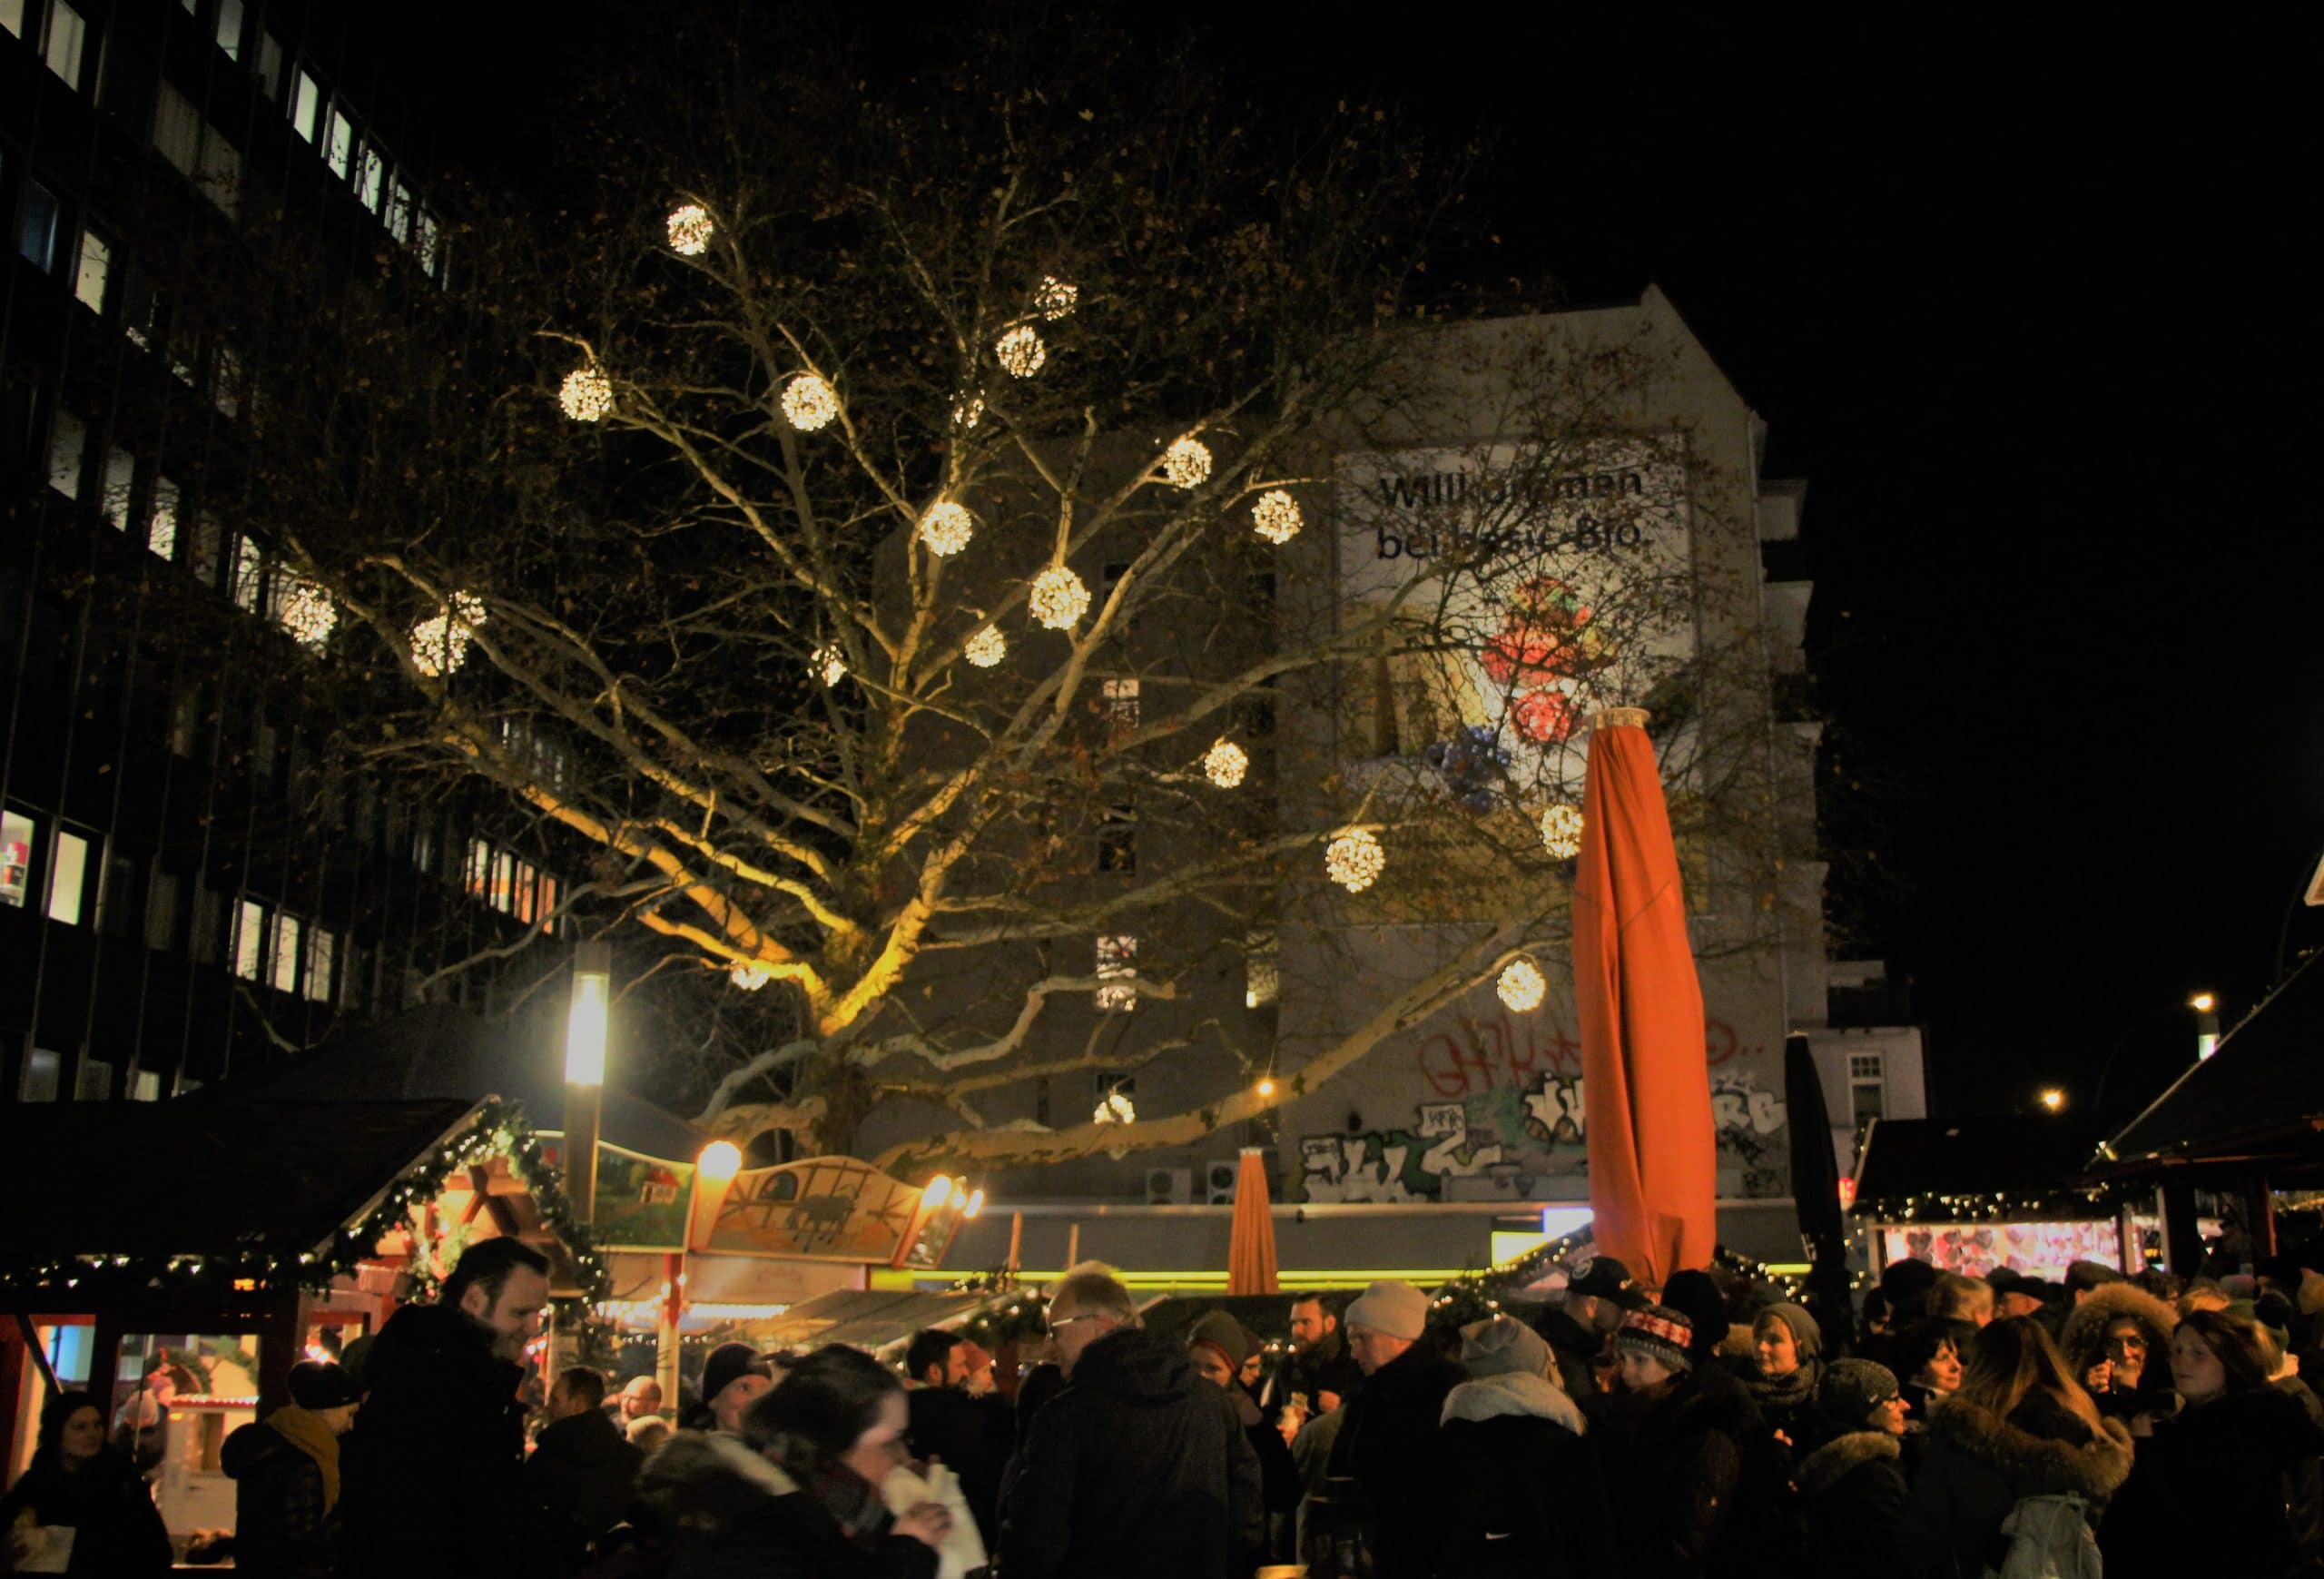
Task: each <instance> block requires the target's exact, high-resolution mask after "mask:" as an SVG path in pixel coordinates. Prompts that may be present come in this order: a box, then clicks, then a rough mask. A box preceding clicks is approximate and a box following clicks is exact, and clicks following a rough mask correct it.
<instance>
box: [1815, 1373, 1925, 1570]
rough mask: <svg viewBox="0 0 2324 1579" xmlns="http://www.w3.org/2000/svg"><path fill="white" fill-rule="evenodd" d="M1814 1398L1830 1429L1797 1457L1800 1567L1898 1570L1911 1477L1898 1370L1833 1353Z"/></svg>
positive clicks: (1903, 1401) (1902, 1394) (1901, 1563)
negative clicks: (1802, 1543)
mask: <svg viewBox="0 0 2324 1579" xmlns="http://www.w3.org/2000/svg"><path fill="white" fill-rule="evenodd" d="M1816 1406H1817V1413H1818V1414H1819V1415H1821V1416H1823V1418H1824V1420H1825V1422H1826V1424H1827V1426H1828V1427H1829V1429H1830V1431H1831V1433H1832V1434H1831V1435H1830V1436H1828V1437H1827V1440H1825V1441H1824V1442H1823V1443H1822V1444H1821V1445H1820V1446H1817V1449H1816V1450H1815V1451H1814V1452H1812V1453H1810V1454H1808V1455H1807V1456H1806V1457H1804V1458H1802V1459H1801V1460H1800V1461H1799V1472H1798V1480H1799V1497H1800V1505H1801V1512H1802V1515H1803V1516H1804V1518H1805V1521H1806V1524H1807V1550H1806V1561H1805V1564H1804V1568H1803V1572H1804V1573H1805V1574H1807V1575H1809V1576H1810V1579H1860V1575H1863V1574H1893V1573H1896V1572H1898V1571H1899V1570H1901V1569H1902V1568H1903V1567H1904V1566H1905V1558H1904V1550H1903V1546H1902V1544H1901V1541H1900V1538H1899V1532H1900V1531H1901V1530H1902V1528H1903V1526H1904V1518H1905V1487H1906V1485H1907V1484H1908V1480H1909V1476H1908V1475H1907V1472H1906V1466H1905V1462H1904V1454H1903V1447H1904V1442H1905V1397H1904V1393H1903V1390H1902V1389H1901V1388H1900V1387H1898V1386H1897V1384H1896V1373H1895V1372H1894V1371H1892V1370H1890V1369H1889V1368H1888V1367H1886V1366H1883V1365H1875V1364H1874V1363H1873V1362H1872V1361H1870V1360H1867V1359H1836V1360H1833V1361H1832V1362H1831V1363H1830V1364H1828V1365H1827V1366H1825V1367H1824V1375H1823V1380H1822V1381H1821V1382H1819V1383H1818V1384H1817V1389H1816Z"/></svg>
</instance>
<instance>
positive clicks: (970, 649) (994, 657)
mask: <svg viewBox="0 0 2324 1579" xmlns="http://www.w3.org/2000/svg"><path fill="white" fill-rule="evenodd" d="M960 656H963V657H965V658H967V659H968V660H969V662H970V663H972V664H974V665H976V666H977V667H979V668H980V669H989V668H990V667H992V666H993V665H995V664H997V663H999V662H1000V660H1001V659H1003V658H1005V657H1007V656H1009V638H1008V637H1005V636H1003V635H1001V634H1000V627H999V626H996V625H988V626H986V627H984V628H983V629H982V630H980V631H979V632H977V633H976V635H974V636H972V637H969V639H968V641H967V643H966V644H965V645H964V646H962V647H961V648H960Z"/></svg>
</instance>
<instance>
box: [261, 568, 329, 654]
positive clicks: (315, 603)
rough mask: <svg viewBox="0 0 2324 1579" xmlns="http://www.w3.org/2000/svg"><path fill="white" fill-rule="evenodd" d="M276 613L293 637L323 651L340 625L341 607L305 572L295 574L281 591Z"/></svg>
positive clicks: (302, 643)
mask: <svg viewBox="0 0 2324 1579" xmlns="http://www.w3.org/2000/svg"><path fill="white" fill-rule="evenodd" d="M276 617H277V618H278V619H280V620H281V622H282V628H283V629H285V630H287V631H289V632H290V633H291V639H292V640H293V641H296V642H297V643H298V644H299V645H300V646H303V647H305V648H307V649H308V650H309V651H310V652H318V653H319V652H320V651H322V650H323V646H324V645H325V644H326V643H328V642H329V641H330V633H331V632H332V631H333V630H335V629H337V628H338V627H339V607H338V605H336V604H334V603H333V602H331V600H330V593H328V592H326V591H324V590H323V589H322V587H320V586H318V585H317V584H315V583H314V582H312V581H310V580H308V579H307V578H306V577H303V576H298V577H291V579H290V581H289V582H288V583H287V585H285V586H284V587H283V588H282V591H281V607H280V611H279V612H278V614H277V615H276Z"/></svg>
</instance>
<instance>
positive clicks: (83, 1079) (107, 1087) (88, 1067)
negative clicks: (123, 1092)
mask: <svg viewBox="0 0 2324 1579" xmlns="http://www.w3.org/2000/svg"><path fill="white" fill-rule="evenodd" d="M73 1100H74V1101H76V1102H104V1101H111V1100H113V1065H111V1064H110V1063H107V1062H106V1061H104V1060H103V1059H101V1058H89V1057H87V1056H85V1055H84V1057H83V1058H82V1060H81V1076H80V1078H79V1079H78V1080H76V1081H74V1082H73Z"/></svg>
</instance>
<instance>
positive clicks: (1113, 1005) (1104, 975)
mask: <svg viewBox="0 0 2324 1579" xmlns="http://www.w3.org/2000/svg"><path fill="white" fill-rule="evenodd" d="M1117 977H1127V978H1128V979H1129V980H1130V981H1131V982H1132V983H1133V984H1131V985H1128V986H1118V987H1100V988H1098V1008H1099V1009H1101V1010H1105V1011H1108V1012H1124V1013H1127V1012H1128V1011H1130V1010H1132V1009H1135V1008H1137V986H1136V985H1135V984H1134V983H1135V982H1136V979H1137V939H1136V938H1134V937H1128V936H1121V937H1101V938H1099V939H1098V980H1099V981H1100V982H1104V981H1107V980H1109V979H1112V978H1117Z"/></svg>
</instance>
